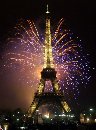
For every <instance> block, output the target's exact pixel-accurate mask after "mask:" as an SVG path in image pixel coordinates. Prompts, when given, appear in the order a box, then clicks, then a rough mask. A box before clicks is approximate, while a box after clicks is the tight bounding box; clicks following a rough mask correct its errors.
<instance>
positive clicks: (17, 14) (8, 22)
mask: <svg viewBox="0 0 96 130" xmlns="http://www.w3.org/2000/svg"><path fill="white" fill-rule="evenodd" d="M47 3H48V4H49V9H50V12H51V14H50V15H51V19H52V20H53V21H54V20H56V22H57V21H58V20H59V19H60V18H62V17H63V18H64V19H66V23H67V24H68V26H69V28H70V29H71V30H72V31H73V32H74V33H75V34H76V35H79V37H80V38H81V39H82V41H83V43H84V45H83V47H84V48H85V50H86V53H89V54H90V57H89V60H90V62H91V66H92V67H95V66H96V45H95V44H96V38H95V34H96V33H95V31H96V24H95V23H96V21H95V17H96V10H95V3H94V2H93V1H88V0H78V1H77V0H72V1H71V0H50V2H49V1H48V0H0V51H1V53H3V49H2V48H4V47H5V45H4V42H3V41H4V40H5V39H6V37H7V34H8V31H9V30H10V28H12V27H14V25H15V24H16V22H17V20H18V19H20V18H25V19H30V18H31V19H34V20H37V21H38V19H40V17H44V15H45V10H46V4H47ZM1 53H0V55H1ZM91 75H92V78H91V81H90V83H89V87H87V88H86V89H84V90H83V89H81V92H82V93H81V96H80V97H79V100H80V104H81V106H83V105H84V107H85V106H86V107H87V106H90V105H91V106H95V105H96V104H95V102H96V83H95V80H96V74H95V70H94V72H92V74H91ZM0 80H2V78H0ZM4 81H6V80H5V79H3V81H1V83H2V84H3V85H2V86H1V85H0V108H16V107H22V106H23V107H27V106H28V105H29V104H30V101H31V99H32V95H31V91H32V88H20V87H17V88H14V87H12V86H6V85H5V86H4V84H6V83H4ZM6 82H8V81H6ZM11 85H13V84H11ZM17 86H18V85H17ZM30 90H31V91H30ZM9 91H11V94H10V92H9ZM28 95H30V96H29V97H28ZM12 104H13V105H12Z"/></svg>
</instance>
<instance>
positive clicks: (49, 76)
mask: <svg viewBox="0 0 96 130" xmlns="http://www.w3.org/2000/svg"><path fill="white" fill-rule="evenodd" d="M46 15H47V16H46V31H45V48H44V66H43V70H42V71H41V79H40V83H39V87H38V90H37V92H36V93H35V96H34V99H33V102H32V104H31V106H30V108H29V110H28V117H32V116H33V115H34V114H35V112H36V110H37V109H38V108H39V107H40V106H41V105H43V104H44V103H48V102H51V103H53V102H55V103H56V104H57V105H58V106H59V107H60V108H61V109H62V112H65V113H66V112H70V111H71V109H70V107H69V106H68V104H67V103H66V101H65V99H64V93H62V92H61V90H60V87H59V84H58V80H57V77H56V73H57V72H56V71H55V68H54V64H53V56H52V45H51V31H50V18H49V10H48V5H47V12H46ZM46 81H51V84H52V87H53V92H44V89H45V82H46Z"/></svg>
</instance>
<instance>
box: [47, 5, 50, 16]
mask: <svg viewBox="0 0 96 130" xmlns="http://www.w3.org/2000/svg"><path fill="white" fill-rule="evenodd" d="M49 13H50V12H49V9H48V4H47V11H46V14H49Z"/></svg>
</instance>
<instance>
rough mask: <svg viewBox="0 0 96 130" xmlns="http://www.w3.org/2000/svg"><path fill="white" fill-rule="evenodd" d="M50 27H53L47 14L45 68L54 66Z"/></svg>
mask: <svg viewBox="0 0 96 130" xmlns="http://www.w3.org/2000/svg"><path fill="white" fill-rule="evenodd" d="M46 14H49V10H48V5H47V12H46ZM50 28H51V27H50V17H49V16H48V15H47V16H46V30H45V46H44V68H54V64H53V56H52V45H51V29H50Z"/></svg>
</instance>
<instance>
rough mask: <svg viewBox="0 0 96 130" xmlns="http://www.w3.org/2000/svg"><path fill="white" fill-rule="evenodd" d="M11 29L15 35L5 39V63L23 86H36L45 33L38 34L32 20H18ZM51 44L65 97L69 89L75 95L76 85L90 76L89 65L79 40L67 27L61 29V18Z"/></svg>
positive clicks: (81, 84) (77, 92) (35, 87)
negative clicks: (17, 74) (16, 74)
mask: <svg viewBox="0 0 96 130" xmlns="http://www.w3.org/2000/svg"><path fill="white" fill-rule="evenodd" d="M14 32H15V34H14V37H13V36H11V38H8V39H7V51H6V52H7V53H6V54H4V55H3V59H5V62H4V67H5V69H8V68H11V69H12V71H14V72H15V73H19V75H20V76H19V79H18V80H20V81H21V82H22V83H23V84H24V86H31V87H33V89H37V87H38V83H39V80H40V72H41V71H42V68H43V62H44V59H43V57H44V35H41V33H40V35H39V32H38V30H37V28H36V26H35V24H34V22H33V21H31V20H27V21H24V20H20V22H19V23H18V24H17V25H16V27H14ZM52 47H53V59H54V65H55V68H56V71H57V78H58V81H59V84H60V87H61V90H62V91H64V93H65V95H66V96H67V97H68V96H69V95H70V93H72V94H73V97H74V99H76V98H77V97H78V95H79V87H80V86H85V85H86V84H87V83H88V81H89V79H90V77H91V76H90V75H89V71H90V66H89V62H88V61H87V59H86V57H85V56H84V54H83V51H82V47H81V44H80V40H79V39H78V38H74V36H73V33H72V32H71V31H70V30H68V29H64V20H63V19H61V20H60V21H59V23H58V25H57V28H56V30H55V31H54V32H52ZM48 89H50V90H51V88H48Z"/></svg>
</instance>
